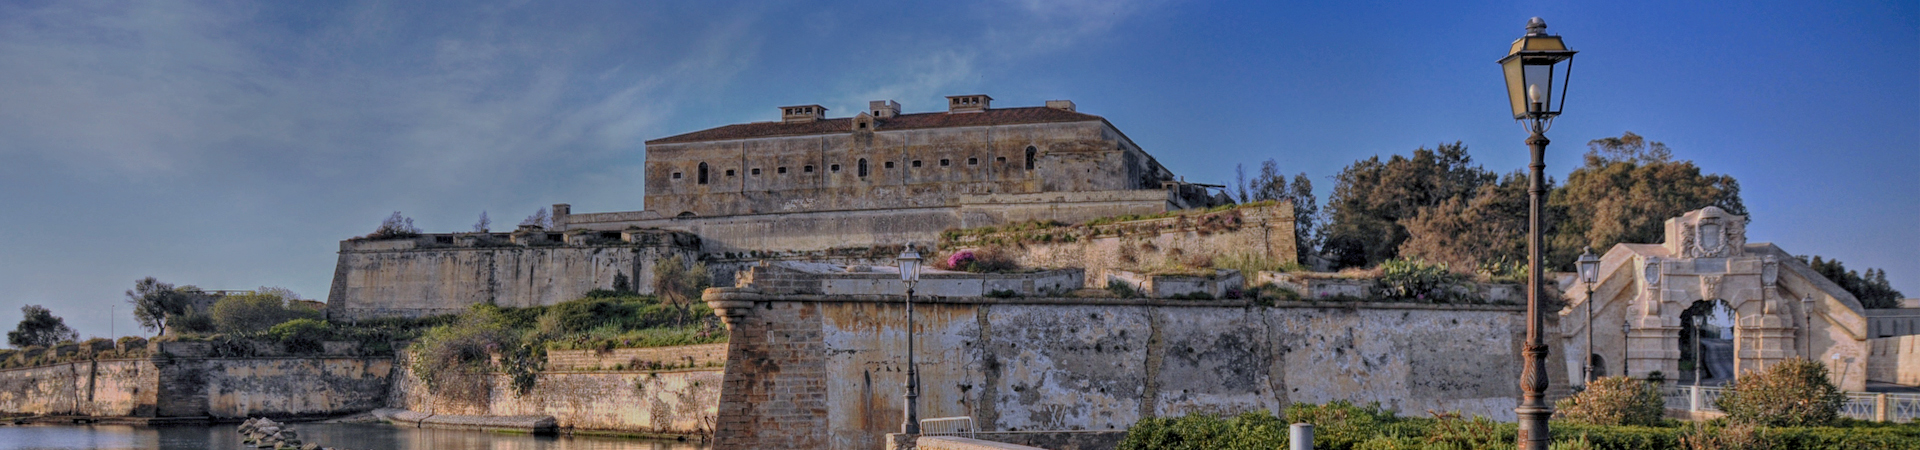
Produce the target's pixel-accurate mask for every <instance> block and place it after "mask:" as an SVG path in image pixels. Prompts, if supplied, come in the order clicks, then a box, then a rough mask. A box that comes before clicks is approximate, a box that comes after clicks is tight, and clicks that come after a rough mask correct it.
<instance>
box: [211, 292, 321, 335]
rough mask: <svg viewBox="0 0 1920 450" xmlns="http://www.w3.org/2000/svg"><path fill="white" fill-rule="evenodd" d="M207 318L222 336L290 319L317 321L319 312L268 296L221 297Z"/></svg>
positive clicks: (257, 328)
mask: <svg viewBox="0 0 1920 450" xmlns="http://www.w3.org/2000/svg"><path fill="white" fill-rule="evenodd" d="M210 315H212V316H213V324H214V326H215V327H216V328H218V329H219V331H220V332H222V333H246V332H253V331H262V330H266V329H267V328H269V327H272V326H274V325H279V324H280V323H282V322H286V321H289V320H293V319H319V318H320V312H319V311H316V310H314V309H313V308H308V307H306V306H302V305H300V304H299V303H297V302H289V301H287V299H286V298H283V297H281V296H279V295H275V294H270V293H268V294H240V295H229V296H225V297H221V298H220V300H217V301H214V302H213V308H212V310H211V311H210Z"/></svg>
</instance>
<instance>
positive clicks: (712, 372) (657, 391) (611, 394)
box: [390, 344, 725, 435]
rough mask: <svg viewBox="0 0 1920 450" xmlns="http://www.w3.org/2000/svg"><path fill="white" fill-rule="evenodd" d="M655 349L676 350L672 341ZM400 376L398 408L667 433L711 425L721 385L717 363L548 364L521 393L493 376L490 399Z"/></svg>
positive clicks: (395, 402)
mask: <svg viewBox="0 0 1920 450" xmlns="http://www.w3.org/2000/svg"><path fill="white" fill-rule="evenodd" d="M720 345H725V344H720ZM658 350H661V351H667V352H674V351H676V350H674V348H672V347H668V348H662V349H658ZM686 351H688V352H691V351H693V350H686ZM400 375H401V376H399V377H397V378H395V382H394V384H393V388H392V391H391V394H390V397H391V399H392V400H391V407H394V408H401V409H406V410H411V411H418V412H423V413H428V414H454V415H481V416H488V415H491V416H513V415H550V416H553V417H554V419H555V420H556V421H557V422H558V425H559V426H560V427H561V428H573V429H579V430H599V431H617V432H626V433H652V434H665V435H696V434H703V433H705V432H710V431H711V430H713V426H714V425H713V423H714V417H715V415H716V414H717V411H718V410H717V408H718V405H719V402H720V385H721V383H720V380H721V371H720V370H719V369H717V368H701V369H680V370H665V371H635V370H626V371H612V370H605V371H553V370H550V371H545V372H540V373H538V374H536V377H537V378H536V380H535V381H534V385H533V388H532V389H531V390H529V391H528V392H526V393H525V394H521V395H516V394H514V392H513V378H512V377H511V376H508V375H505V374H498V375H493V376H491V377H490V379H489V380H488V388H487V394H486V397H485V400H484V401H482V402H474V401H464V400H459V399H451V398H441V397H436V396H434V395H432V394H430V393H428V391H427V389H426V386H425V385H424V384H423V383H421V381H420V380H419V379H418V378H416V377H414V376H413V375H412V371H411V370H408V369H407V368H405V367H402V368H401V370H400Z"/></svg>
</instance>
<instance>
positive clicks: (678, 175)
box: [673, 172, 680, 180]
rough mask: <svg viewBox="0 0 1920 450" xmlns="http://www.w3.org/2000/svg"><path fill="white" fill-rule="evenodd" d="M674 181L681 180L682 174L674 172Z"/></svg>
mask: <svg viewBox="0 0 1920 450" xmlns="http://www.w3.org/2000/svg"><path fill="white" fill-rule="evenodd" d="M673 179H675V180H678V179H680V172H674V173H673Z"/></svg>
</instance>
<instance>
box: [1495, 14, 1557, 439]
mask: <svg viewBox="0 0 1920 450" xmlns="http://www.w3.org/2000/svg"><path fill="white" fill-rule="evenodd" d="M1573 54H1574V51H1572V50H1567V45H1566V43H1564V42H1561V40H1560V37H1559V36H1554V35H1550V34H1547V22H1546V21H1544V20H1540V18H1539V17H1535V18H1533V19H1532V20H1528V21H1527V34H1526V35H1525V36H1521V37H1520V39H1517V40H1514V41H1513V46H1512V47H1510V48H1508V50H1507V56H1506V57H1505V58H1500V61H1499V62H1500V67H1501V69H1502V72H1504V73H1505V74H1506V82H1507V83H1506V84H1507V102H1508V103H1509V104H1510V105H1511V106H1512V107H1513V119H1514V120H1517V121H1520V123H1521V124H1522V125H1524V126H1526V128H1527V131H1528V132H1529V133H1530V135H1529V136H1527V147H1528V148H1529V150H1531V153H1532V155H1533V162H1532V163H1531V164H1528V165H1527V168H1528V169H1530V170H1531V178H1529V179H1528V182H1527V184H1528V188H1527V199H1528V205H1527V272H1528V273H1527V341H1526V343H1524V344H1523V346H1522V349H1521V359H1522V361H1521V362H1522V365H1521V368H1520V406H1519V407H1517V408H1514V409H1513V412H1514V414H1515V415H1517V416H1519V419H1520V430H1519V433H1518V434H1519V436H1518V440H1519V441H1520V442H1519V444H1520V450H1547V444H1548V441H1550V440H1551V437H1552V433H1550V432H1549V431H1548V430H1547V419H1548V418H1551V417H1553V405H1549V404H1547V371H1546V368H1547V367H1546V366H1547V345H1546V343H1544V342H1542V336H1541V331H1542V329H1543V328H1545V327H1546V317H1545V313H1546V312H1545V311H1542V310H1540V292H1541V289H1542V288H1544V287H1545V286H1543V285H1542V284H1541V274H1542V272H1541V271H1542V269H1543V267H1542V264H1543V263H1542V261H1541V260H1542V259H1543V258H1542V257H1541V255H1542V254H1543V253H1544V252H1545V250H1546V248H1545V247H1546V242H1545V240H1544V239H1542V237H1541V230H1542V229H1543V227H1542V224H1541V220H1542V214H1541V213H1542V211H1541V207H1542V206H1543V205H1542V203H1543V200H1545V199H1544V198H1543V197H1545V196H1546V194H1547V185H1546V179H1545V177H1544V175H1542V174H1541V172H1542V171H1543V170H1544V169H1546V168H1547V165H1546V163H1545V162H1543V161H1544V159H1545V156H1546V152H1547V143H1548V141H1547V136H1546V133H1547V129H1548V128H1552V127H1553V118H1554V117H1558V116H1559V115H1560V109H1561V107H1563V106H1565V105H1566V97H1567V96H1566V89H1567V78H1568V74H1569V73H1571V72H1572V69H1573V62H1572V61H1573ZM1561 62H1566V63H1567V65H1566V67H1565V68H1564V69H1563V68H1561V67H1560V63H1561ZM1555 87H1559V88H1560V95H1558V96H1555V95H1554V93H1553V88H1555ZM1555 98H1558V99H1559V100H1560V101H1559V102H1558V104H1556V103H1555V102H1554V99H1555Z"/></svg>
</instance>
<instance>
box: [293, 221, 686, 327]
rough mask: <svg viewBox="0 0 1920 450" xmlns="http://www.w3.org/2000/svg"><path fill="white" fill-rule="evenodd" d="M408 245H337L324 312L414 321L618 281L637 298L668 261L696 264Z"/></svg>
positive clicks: (649, 257)
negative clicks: (628, 284)
mask: <svg viewBox="0 0 1920 450" xmlns="http://www.w3.org/2000/svg"><path fill="white" fill-rule="evenodd" d="M395 242H400V243H405V242H411V241H405V240H402V241H354V240H348V241H343V242H342V243H341V251H340V260H339V264H338V266H337V267H336V268H335V271H334V286H333V292H332V293H331V295H329V296H328V298H327V308H328V310H329V311H330V312H331V313H332V314H334V315H335V316H334V317H336V318H348V319H355V318H371V317H388V316H407V317H418V316H425V315H434V314H447V313H455V312H460V311H462V310H465V309H466V308H467V306H469V305H474V304H480V303H492V304H496V305H500V306H537V305H551V304H555V303H559V302H563V301H567V300H573V299H577V298H580V297H581V296H583V295H585V294H586V293H587V291H591V290H593V289H600V288H611V287H613V281H614V277H615V276H616V275H618V274H625V275H627V276H628V277H629V278H630V279H631V280H632V284H633V287H634V288H635V289H636V290H639V291H641V292H643V293H646V292H649V291H651V289H652V286H653V282H652V281H653V263H654V261H655V260H657V259H660V258H664V257H667V256H672V255H682V257H683V258H684V259H687V260H692V259H696V258H698V256H699V254H698V252H697V251H695V250H694V249H693V248H691V245H697V244H692V243H690V242H689V243H686V244H687V246H683V245H681V244H678V243H659V244H656V245H631V244H625V245H621V244H610V245H593V246H585V245H554V246H532V247H527V246H514V245H508V246H498V247H427V248H421V247H417V246H406V245H400V246H396V245H395V244H394V243H395Z"/></svg>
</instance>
